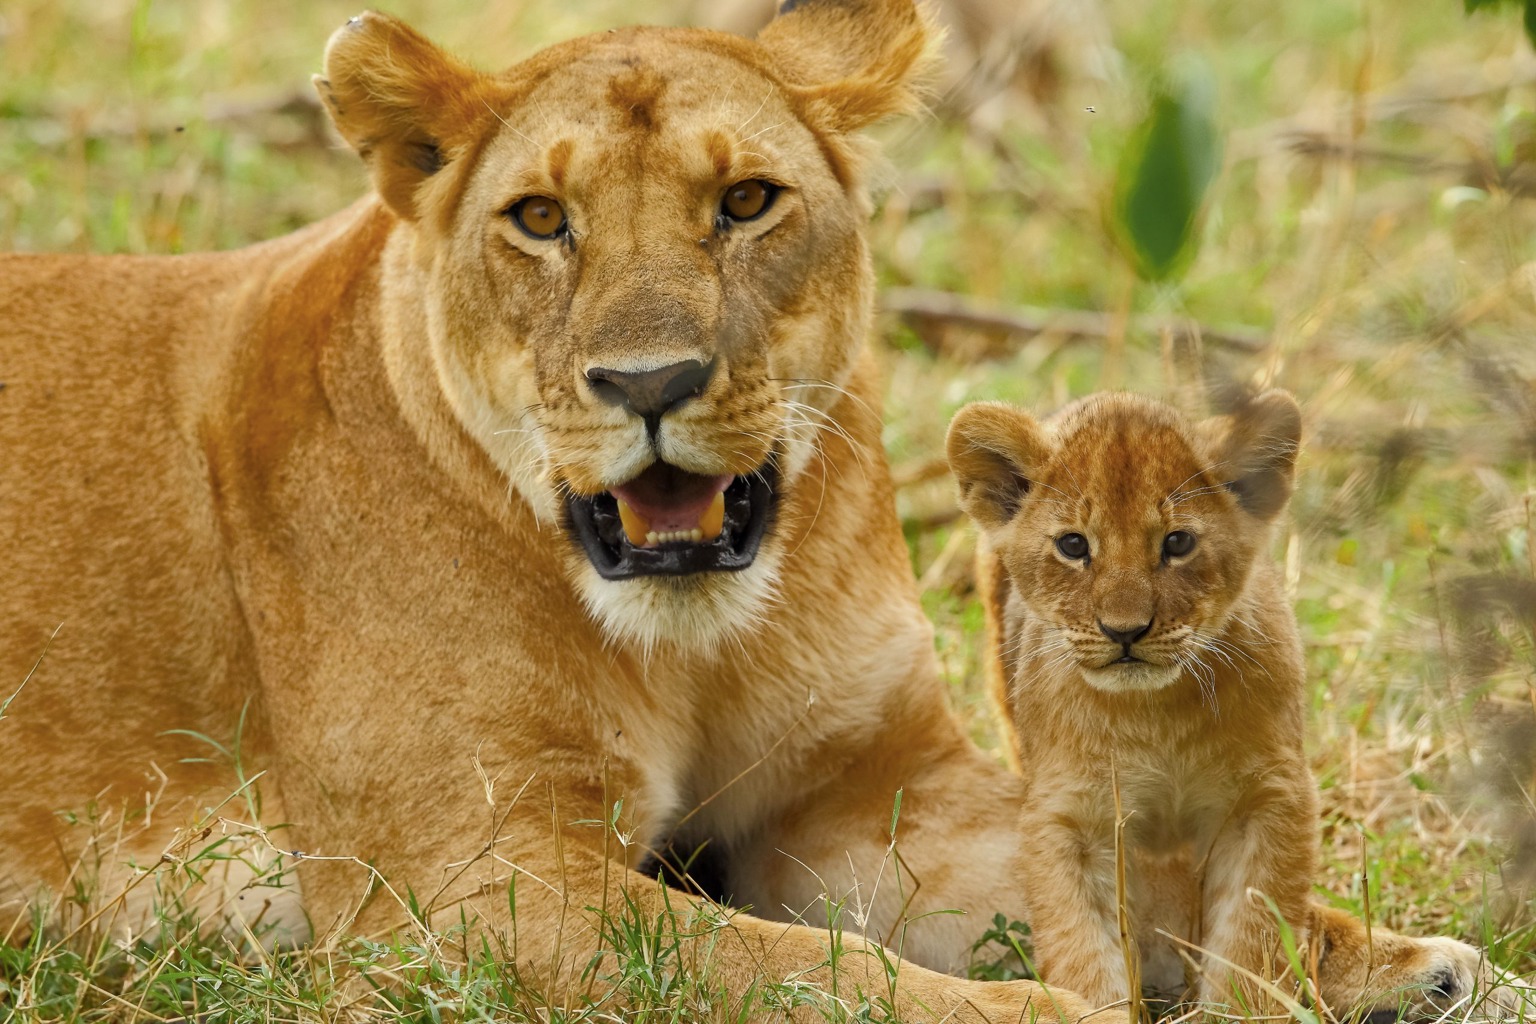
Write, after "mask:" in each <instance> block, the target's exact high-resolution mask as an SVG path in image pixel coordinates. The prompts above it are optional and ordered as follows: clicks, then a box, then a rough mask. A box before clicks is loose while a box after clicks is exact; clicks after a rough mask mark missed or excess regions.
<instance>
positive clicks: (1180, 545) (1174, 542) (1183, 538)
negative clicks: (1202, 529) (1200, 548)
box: [1163, 530, 1195, 558]
mask: <svg viewBox="0 0 1536 1024" xmlns="http://www.w3.org/2000/svg"><path fill="white" fill-rule="evenodd" d="M1193 550H1195V535H1194V534H1192V533H1185V532H1184V531H1183V530H1174V531H1173V532H1172V533H1170V534H1169V535H1168V536H1166V537H1164V538H1163V555H1164V556H1165V557H1168V558H1178V557H1180V556H1181V555H1187V554H1189V553H1190V552H1191V551H1193Z"/></svg>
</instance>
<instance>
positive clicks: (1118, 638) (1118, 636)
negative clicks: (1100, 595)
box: [1099, 619, 1152, 647]
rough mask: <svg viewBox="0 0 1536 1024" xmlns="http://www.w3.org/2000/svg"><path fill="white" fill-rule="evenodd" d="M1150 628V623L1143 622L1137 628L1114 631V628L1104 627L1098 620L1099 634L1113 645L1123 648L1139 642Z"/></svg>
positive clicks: (1101, 621)
mask: <svg viewBox="0 0 1536 1024" xmlns="http://www.w3.org/2000/svg"><path fill="white" fill-rule="evenodd" d="M1151 628H1152V623H1151V622H1150V621H1149V622H1143V623H1142V624H1141V625H1139V626H1130V627H1128V628H1126V629H1116V628H1115V627H1114V626H1109V625H1106V624H1105V622H1104V620H1103V619H1100V620H1099V632H1100V633H1103V634H1104V635H1105V636H1107V637H1109V638H1110V639H1111V640H1113V641H1114V642H1115V643H1117V644H1120V645H1121V646H1124V647H1129V646H1131V644H1133V643H1135V642H1136V641H1137V640H1140V639H1141V638H1142V637H1144V636H1146V635H1147V630H1149V629H1151Z"/></svg>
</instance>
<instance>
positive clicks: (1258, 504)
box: [1200, 390, 1301, 519]
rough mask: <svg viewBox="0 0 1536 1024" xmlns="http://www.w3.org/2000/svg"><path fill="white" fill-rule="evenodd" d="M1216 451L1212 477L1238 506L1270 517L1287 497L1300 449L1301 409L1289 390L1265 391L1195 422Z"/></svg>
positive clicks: (1261, 517) (1262, 517)
mask: <svg viewBox="0 0 1536 1024" xmlns="http://www.w3.org/2000/svg"><path fill="white" fill-rule="evenodd" d="M1200 432H1201V433H1202V434H1203V435H1205V437H1206V438H1207V439H1208V441H1209V442H1210V443H1211V447H1212V450H1213V451H1214V452H1215V453H1216V461H1217V466H1216V470H1215V474H1216V476H1218V477H1220V478H1221V479H1223V480H1226V481H1227V488H1228V490H1230V491H1231V492H1232V493H1233V494H1235V495H1237V500H1238V501H1239V502H1240V503H1241V504H1242V506H1243V508H1245V509H1247V510H1248V511H1249V512H1250V513H1252V514H1253V515H1255V516H1258V517H1259V518H1260V519H1273V518H1274V517H1275V516H1277V515H1279V514H1280V510H1281V509H1283V508H1285V503H1286V502H1288V501H1289V500H1290V499H1291V490H1292V488H1293V487H1294V486H1295V483H1296V456H1297V454H1298V453H1299V452H1300V451H1301V409H1300V408H1299V407H1298V406H1297V405H1296V399H1294V398H1292V397H1291V393H1290V392H1289V391H1280V390H1273V391H1266V392H1264V393H1263V394H1262V395H1259V396H1258V397H1256V398H1252V399H1249V400H1248V401H1247V402H1245V403H1244V404H1243V405H1242V406H1241V407H1239V408H1238V409H1237V410H1235V411H1234V412H1232V413H1229V414H1228V415H1226V416H1217V417H1213V418H1212V419H1208V420H1206V421H1205V422H1204V423H1201V424H1200Z"/></svg>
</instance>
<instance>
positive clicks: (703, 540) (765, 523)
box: [565, 458, 779, 581]
mask: <svg viewBox="0 0 1536 1024" xmlns="http://www.w3.org/2000/svg"><path fill="white" fill-rule="evenodd" d="M778 482H779V474H778V468H777V463H776V460H774V459H772V458H770V459H769V460H768V461H767V462H766V463H764V464H763V466H762V467H761V468H760V469H758V470H757V471H756V472H754V473H751V474H748V475H745V476H728V475H727V476H703V475H700V474H697V473H690V472H687V471H685V470H682V469H678V468H677V467H675V466H670V465H668V464H667V463H665V462H655V463H653V464H652V465H651V466H650V467H648V468H647V469H646V470H645V471H644V472H642V473H641V474H639V475H638V476H636V477H634V478H633V479H631V480H629V481H628V482H626V483H624V484H622V485H620V486H617V487H614V488H613V489H611V490H609V491H604V492H603V493H601V494H595V495H591V496H585V497H584V496H581V495H576V494H567V496H566V498H565V524H566V529H567V530H568V531H569V532H570V534H571V535H572V536H573V537H574V538H575V540H576V541H577V543H578V544H579V545H580V546H581V549H582V551H583V552H584V553H585V554H586V556H587V559H588V561H589V562H590V563H591V565H592V568H593V569H594V570H596V572H597V574H598V575H599V576H601V577H602V578H603V579H605V580H614V581H619V580H631V579H635V578H637V577H643V576H693V575H695V574H699V573H711V572H740V571H741V570H743V569H747V568H749V567H750V566H751V565H752V563H753V561H754V560H755V559H756V558H757V553H758V548H759V547H760V546H761V545H762V542H763V537H764V536H765V535H766V534H767V532H768V530H769V528H770V527H771V526H772V524H773V520H774V517H775V513H776V512H777V509H778V501H779V497H778Z"/></svg>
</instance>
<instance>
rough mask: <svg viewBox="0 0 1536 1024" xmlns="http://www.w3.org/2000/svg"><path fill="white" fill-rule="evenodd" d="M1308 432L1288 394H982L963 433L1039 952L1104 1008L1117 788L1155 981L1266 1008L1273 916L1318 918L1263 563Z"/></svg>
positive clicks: (1296, 705) (1285, 671)
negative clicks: (1203, 400)
mask: <svg viewBox="0 0 1536 1024" xmlns="http://www.w3.org/2000/svg"><path fill="white" fill-rule="evenodd" d="M1300 434H1301V414H1300V412H1299V410H1298V409H1297V407H1296V402H1295V400H1294V399H1292V398H1291V396H1290V395H1289V394H1287V393H1285V392H1283V391H1270V392H1267V393H1265V394H1263V395H1260V396H1258V397H1257V398H1256V399H1253V400H1252V401H1250V402H1249V403H1248V404H1247V405H1246V406H1245V407H1244V408H1242V409H1240V410H1239V411H1237V412H1235V413H1234V414H1232V415H1229V416H1220V417H1216V418H1214V419H1208V420H1205V421H1203V422H1200V423H1193V422H1190V421H1189V420H1188V419H1186V418H1185V417H1184V416H1182V415H1180V414H1179V413H1178V412H1176V411H1175V410H1173V409H1172V408H1170V407H1168V406H1166V405H1163V404H1161V403H1158V402H1155V401H1152V400H1149V399H1147V398H1142V397H1138V396H1136V395H1131V394H1103V395H1095V396H1093V397H1091V398H1087V399H1084V400H1083V401H1080V402H1077V403H1075V404H1073V405H1071V406H1069V407H1067V408H1066V409H1065V410H1063V411H1062V412H1061V413H1060V414H1058V415H1057V416H1055V417H1053V418H1052V419H1050V420H1048V421H1046V422H1044V423H1040V422H1037V421H1036V420H1035V419H1033V418H1032V417H1030V416H1029V415H1028V414H1027V413H1025V412H1022V411H1020V410H1018V409H1014V408H1011V407H1009V406H1005V405H1000V404H996V403H980V404H976V405H971V406H967V407H966V408H964V409H962V410H960V413H959V414H958V415H957V416H956V417H955V420H954V423H953V424H952V425H951V426H950V431H949V441H948V451H949V461H950V465H951V467H952V468H953V470H954V472H955V476H956V477H957V479H958V480H959V484H960V494H961V503H962V506H963V507H964V509H965V511H966V512H967V513H968V514H969V515H970V516H971V518H973V519H974V520H975V521H976V523H977V524H978V526H979V527H980V529H981V531H982V534H983V539H984V543H985V544H986V545H987V547H988V548H989V549H990V551H991V552H992V554H993V555H995V559H996V563H997V564H998V565H999V566H1000V567H1001V570H1002V571H1001V572H1000V573H997V574H996V576H997V579H996V580H995V584H996V585H997V586H998V587H999V588H1000V589H998V590H996V591H994V594H995V595H996V597H997V600H998V603H999V605H1000V607H1001V608H1002V614H1001V615H1000V616H999V618H1000V626H1001V629H1002V630H1003V634H1002V635H1001V636H1000V637H996V638H995V640H996V641H997V642H998V643H999V644H1000V649H1001V651H1002V652H1003V654H1002V657H1003V668H1004V673H1005V675H1006V685H1005V686H1004V687H1003V688H1004V691H1005V695H1004V703H1005V705H1006V707H1007V708H1008V710H1009V712H1010V717H1011V718H1012V724H1013V729H1014V739H1015V749H1016V751H1017V755H1018V760H1019V763H1020V767H1021V769H1022V771H1023V775H1024V779H1025V782H1026V784H1027V786H1028V793H1029V796H1028V799H1027V801H1026V802H1025V805H1024V810H1023V820H1022V829H1023V835H1024V846H1023V850H1024V853H1023V858H1022V861H1021V863H1020V864H1019V865H1018V870H1019V871H1020V872H1022V875H1023V880H1024V882H1025V885H1026V890H1025V891H1026V898H1027V900H1028V902H1029V909H1030V919H1031V921H1032V923H1033V927H1034V938H1035V943H1036V953H1037V955H1038V956H1039V964H1038V966H1039V967H1040V969H1041V970H1042V972H1043V974H1044V978H1045V980H1047V981H1049V982H1051V983H1052V984H1056V985H1061V986H1063V987H1066V988H1069V989H1073V990H1076V991H1077V992H1079V993H1081V994H1082V995H1083V996H1085V997H1086V998H1087V999H1088V1000H1089V1002H1090V1003H1091V1004H1099V1005H1101V1004H1107V1003H1111V1002H1114V1001H1116V1000H1120V999H1124V998H1126V996H1127V994H1128V981H1127V975H1128V964H1127V960H1126V957H1125V954H1124V951H1123V949H1122V945H1121V941H1120V937H1119V925H1118V917H1117V902H1116V867H1115V822H1116V800H1117V790H1118V800H1119V804H1120V814H1121V817H1122V820H1124V822H1125V829H1124V844H1125V861H1126V892H1127V900H1126V902H1127V905H1128V909H1129V918H1130V922H1131V927H1132V933H1133V935H1134V945H1135V949H1136V951H1137V952H1138V953H1139V964H1138V965H1137V966H1139V972H1140V978H1141V984H1142V987H1143V988H1144V989H1145V990H1147V991H1150V992H1152V993H1155V994H1157V995H1160V996H1166V997H1176V996H1178V995H1180V994H1181V993H1183V992H1187V991H1190V990H1191V989H1192V990H1193V992H1194V994H1196V995H1198V997H1199V998H1201V999H1204V1000H1208V1001H1211V1002H1219V1003H1231V1004H1233V1005H1234V1006H1236V1007H1242V1008H1246V1009H1247V1010H1248V1011H1250V1012H1266V1011H1270V1010H1273V1009H1275V1008H1276V1007H1275V1004H1274V1002H1273V1000H1272V999H1271V998H1269V997H1267V996H1265V995H1264V992H1265V989H1264V988H1263V986H1260V985H1258V984H1255V982H1254V980H1253V976H1255V975H1256V976H1259V977H1262V978H1264V979H1275V978H1277V977H1279V976H1280V975H1281V974H1282V973H1284V972H1285V970H1286V967H1285V960H1284V954H1283V953H1282V952H1281V942H1280V929H1279V927H1278V925H1277V920H1276V913H1277V912H1278V914H1279V915H1281V916H1283V918H1284V919H1285V921H1286V922H1288V924H1289V925H1290V926H1291V927H1292V928H1293V929H1295V932H1296V935H1297V937H1298V938H1301V937H1304V935H1305V932H1306V930H1307V928H1308V927H1309V923H1310V919H1309V913H1310V902H1309V898H1308V893H1309V890H1310V888H1311V883H1312V879H1313V876H1314V867H1315V866H1316V862H1317V848H1318V831H1317V826H1316V821H1317V796H1316V790H1315V786H1314V783H1313V780H1312V777H1311V774H1310V772H1309V770H1308V768H1307V761H1306V757H1305V753H1304V750H1303V747H1302V740H1303V705H1304V702H1305V677H1304V672H1303V665H1302V656H1301V645H1300V642H1299V640H1298V637H1297V631H1296V623H1295V620H1294V619H1293V618H1292V615H1291V612H1290V610H1289V607H1288V605H1287V603H1286V600H1285V597H1284V594H1283V593H1282V589H1281V574H1280V572H1279V570H1278V568H1277V567H1276V566H1275V564H1274V563H1273V562H1272V561H1271V560H1270V558H1269V554H1268V552H1269V547H1270V532H1271V526H1272V524H1273V523H1274V521H1275V519H1276V517H1277V516H1279V514H1280V512H1281V510H1282V509H1284V508H1285V505H1286V502H1287V501H1288V500H1289V498H1290V494H1291V487H1292V483H1293V478H1294V474H1295V466H1296V453H1297V448H1298V444H1299V440H1300ZM1164 933H1166V934H1167V935H1172V936H1176V937H1177V939H1179V940H1183V941H1182V942H1180V941H1176V940H1171V939H1169V938H1167V937H1165V934H1164ZM1198 950H1204V951H1205V952H1204V953H1203V954H1202V953H1201V952H1199V951H1198Z"/></svg>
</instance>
